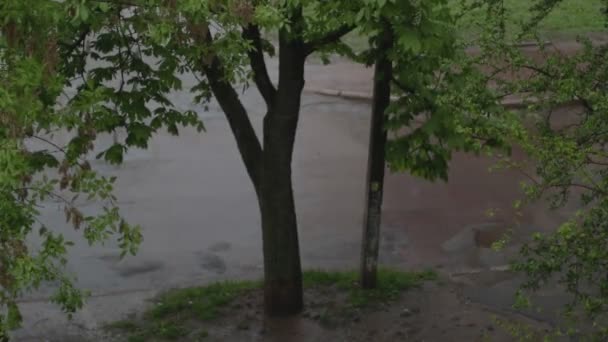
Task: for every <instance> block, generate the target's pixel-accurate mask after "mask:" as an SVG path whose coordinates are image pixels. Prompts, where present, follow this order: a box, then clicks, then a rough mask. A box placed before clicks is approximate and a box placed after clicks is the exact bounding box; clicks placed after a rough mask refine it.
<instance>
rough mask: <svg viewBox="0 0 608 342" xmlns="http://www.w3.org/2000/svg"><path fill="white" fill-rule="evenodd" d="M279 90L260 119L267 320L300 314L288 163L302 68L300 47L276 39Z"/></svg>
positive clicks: (297, 252) (284, 37)
mask: <svg viewBox="0 0 608 342" xmlns="http://www.w3.org/2000/svg"><path fill="white" fill-rule="evenodd" d="M279 44H280V46H279V48H280V55H279V84H278V90H277V96H276V100H275V103H274V106H272V108H271V109H270V110H269V112H268V114H267V115H266V117H265V118H264V153H263V154H264V156H263V165H264V167H263V170H264V171H263V177H262V198H261V201H260V206H261V211H262V229H263V243H264V278H265V279H264V304H265V312H266V314H267V315H269V316H284V315H290V314H295V313H299V312H300V311H301V310H302V308H303V295H302V268H301V263H300V249H299V243H298V226H297V220H296V212H295V203H294V197H293V187H292V180H291V163H292V156H293V149H294V144H295V136H296V129H297V125H298V119H299V112H300V102H301V94H302V89H303V88H304V62H305V59H306V56H305V53H304V49H303V44H302V43H301V41H297V40H291V39H289V38H288V37H287V33H286V32H281V34H280V42H279Z"/></svg>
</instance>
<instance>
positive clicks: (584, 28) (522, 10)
mask: <svg viewBox="0 0 608 342" xmlns="http://www.w3.org/2000/svg"><path fill="white" fill-rule="evenodd" d="M473 1H474V0H465V3H466V4H470V3H472V2H473ZM536 2H537V1H530V0H505V2H504V3H505V9H506V13H507V15H508V21H507V30H508V32H511V33H516V32H517V31H518V30H519V28H520V26H521V23H527V22H529V21H530V19H532V18H533V16H534V15H535V13H534V12H532V11H531V10H530V9H531V7H532V6H533V5H534V4H535V3H536ZM451 8H453V10H454V11H455V13H456V12H461V11H462V7H461V0H451ZM484 11H485V10H484V9H483V8H480V9H475V10H467V11H466V12H465V15H464V17H462V18H461V20H460V23H459V26H458V28H459V31H461V33H462V34H463V35H468V34H475V32H477V31H478V28H477V27H476V26H477V24H476V23H477V22H478V20H479V19H480V18H482V17H483V16H484V15H485V13H484ZM538 28H539V33H540V34H541V35H543V36H547V37H549V38H553V37H563V36H566V37H567V36H574V35H577V34H583V33H591V32H600V31H603V30H604V29H605V27H604V18H603V16H602V0H584V1H581V0H562V1H561V3H560V4H559V5H558V6H557V7H556V8H554V10H553V11H552V12H551V13H550V14H549V15H548V16H547V17H546V18H545V19H544V20H543V21H542V22H540V23H539V27H538Z"/></svg>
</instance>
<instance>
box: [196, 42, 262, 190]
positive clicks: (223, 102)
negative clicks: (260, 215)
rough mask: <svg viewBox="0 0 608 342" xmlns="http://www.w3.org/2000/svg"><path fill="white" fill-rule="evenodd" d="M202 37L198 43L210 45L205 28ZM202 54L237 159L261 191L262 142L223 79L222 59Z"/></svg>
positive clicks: (224, 70)
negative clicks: (234, 140) (233, 143)
mask: <svg viewBox="0 0 608 342" xmlns="http://www.w3.org/2000/svg"><path fill="white" fill-rule="evenodd" d="M207 32H208V33H207V34H206V36H205V37H204V38H203V41H202V42H199V43H202V44H206V45H208V46H211V44H212V43H213V38H212V37H211V34H210V33H209V31H207ZM205 57H206V56H202V58H201V59H200V64H201V69H202V70H203V71H204V73H205V75H206V76H207V81H208V82H209V86H210V88H211V91H212V92H213V95H214V97H215V99H216V100H217V102H218V103H219V105H220V107H221V108H222V111H223V112H224V114H225V115H226V118H227V120H228V123H229V125H230V129H231V130H232V133H233V135H234V138H235V139H236V143H237V147H238V149H239V153H240V154H241V159H242V160H243V162H244V164H245V168H246V169H247V173H248V175H249V178H251V181H252V182H253V185H254V188H255V191H256V193H257V194H258V195H259V194H260V191H261V177H262V154H263V150H262V145H261V143H260V140H259V139H258V137H257V135H256V133H255V130H254V129H253V125H252V124H251V120H250V119H249V115H248V113H247V110H246V109H245V107H244V106H243V103H242V102H241V100H240V99H239V95H238V93H237V92H236V90H234V88H233V87H232V84H230V82H228V81H227V80H226V69H225V67H224V65H223V63H222V61H221V60H220V59H219V57H217V55H213V56H212V58H211V60H210V61H209V60H208V59H207V58H205Z"/></svg>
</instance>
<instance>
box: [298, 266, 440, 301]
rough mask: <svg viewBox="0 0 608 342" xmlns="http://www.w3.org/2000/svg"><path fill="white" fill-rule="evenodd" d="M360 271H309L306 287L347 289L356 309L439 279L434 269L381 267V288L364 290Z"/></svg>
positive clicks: (379, 286) (379, 281)
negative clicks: (405, 270) (402, 269)
mask: <svg viewBox="0 0 608 342" xmlns="http://www.w3.org/2000/svg"><path fill="white" fill-rule="evenodd" d="M358 277H359V276H358V273H357V272H326V271H320V270H313V271H306V272H304V275H303V283H304V286H305V287H311V286H336V287H338V288H339V289H341V290H345V291H347V292H348V297H349V302H350V304H351V305H352V306H353V307H355V308H361V307H365V306H368V305H370V304H374V303H386V302H389V301H391V300H393V299H395V298H396V297H397V296H399V294H400V293H401V292H403V291H406V290H409V289H412V288H416V287H419V286H421V285H422V284H423V283H424V282H425V281H430V280H436V279H437V274H436V273H434V272H433V271H425V272H401V271H396V270H391V269H379V270H378V287H377V288H376V289H373V290H363V289H361V288H360V287H359V280H358Z"/></svg>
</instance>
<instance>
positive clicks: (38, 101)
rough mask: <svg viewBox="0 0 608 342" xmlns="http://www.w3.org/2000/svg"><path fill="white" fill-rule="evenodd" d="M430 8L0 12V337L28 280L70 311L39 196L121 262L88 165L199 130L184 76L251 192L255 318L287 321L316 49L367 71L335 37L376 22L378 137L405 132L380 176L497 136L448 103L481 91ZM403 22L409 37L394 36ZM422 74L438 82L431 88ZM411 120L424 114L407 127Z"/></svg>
mask: <svg viewBox="0 0 608 342" xmlns="http://www.w3.org/2000/svg"><path fill="white" fill-rule="evenodd" d="M445 5H446V2H445V1H443V0H437V2H420V1H418V2H416V1H406V0H378V1H367V0H366V1H315V0H302V1H296V0H259V1H248V0H227V1H219V0H209V1H200V0H130V1H124V0H106V1H104V0H102V1H99V0H78V1H76V0H66V1H62V2H57V1H53V0H27V1H21V0H19V1H17V0H7V1H2V3H0V19H1V20H0V25H1V27H2V30H1V32H2V34H1V39H2V40H1V45H0V64H1V67H2V74H1V75H0V77H1V83H0V113H2V117H1V119H2V123H3V126H2V130H0V133H1V134H2V136H0V138H2V147H3V148H2V150H1V152H2V153H0V161H1V162H2V164H3V168H2V171H1V172H2V174H1V175H2V177H0V182H2V184H1V185H2V196H1V197H0V201H1V202H0V205H2V207H3V208H6V210H5V209H3V210H2V215H3V216H2V223H1V224H2V231H0V233H1V234H2V236H1V240H0V246H1V248H2V249H3V253H2V258H4V259H2V264H0V266H1V268H0V275H2V276H3V277H2V283H1V285H2V286H1V287H0V290H2V292H1V293H0V294H1V295H0V303H1V304H2V305H4V306H5V307H8V309H9V310H8V311H6V312H8V314H7V315H3V316H0V317H2V320H1V321H0V323H1V324H0V327H2V330H0V331H3V333H4V331H6V330H7V328H11V327H14V326H16V324H18V321H19V313H18V307H17V305H16V301H15V298H17V297H18V296H19V295H20V294H21V293H23V291H26V290H28V289H30V288H32V287H34V288H35V287H37V286H39V285H40V284H41V283H42V282H43V281H54V280H60V281H61V284H63V286H62V287H60V290H59V293H58V296H57V297H56V299H57V301H58V302H60V303H62V304H64V307H65V308H66V310H68V311H70V312H72V311H73V310H75V309H77V308H78V307H79V306H80V305H82V298H81V297H80V296H79V294H80V293H79V292H78V291H77V290H76V289H75V288H74V287H73V286H72V284H71V282H70V279H69V277H67V276H66V275H65V274H64V273H63V272H62V268H61V266H62V264H63V263H65V251H66V249H67V248H68V247H69V242H67V241H65V240H64V239H63V237H62V236H60V235H58V234H56V233H53V227H45V229H41V230H39V231H37V230H35V229H36V228H37V227H38V226H40V224H38V223H37V221H36V219H37V218H38V215H37V212H36V207H37V206H39V205H40V204H41V203H42V202H43V201H44V200H45V199H46V198H48V197H49V196H52V197H54V198H58V199H59V200H61V201H63V202H64V203H65V206H66V217H67V218H68V219H69V220H70V221H71V222H72V223H73V225H74V226H75V228H77V229H78V228H79V227H82V228H83V233H84V235H85V237H87V239H89V241H90V242H91V243H93V242H97V241H100V240H104V239H107V238H109V237H110V236H111V235H112V234H113V233H116V234H118V237H119V240H118V242H119V244H120V246H121V247H122V248H123V249H124V250H125V252H132V253H134V252H135V251H136V246H137V245H138V243H139V242H140V241H141V235H140V233H139V230H138V229H137V227H132V226H130V225H128V224H127V223H126V222H124V220H122V219H121V218H120V215H119V211H118V208H117V207H116V205H115V199H114V197H113V196H112V195H111V189H112V182H113V179H107V178H104V177H103V176H100V175H97V174H96V173H95V172H93V170H91V166H90V163H89V162H88V161H87V160H88V159H90V158H91V157H97V158H103V159H104V160H106V161H108V162H110V163H121V162H122V159H123V155H124V153H125V152H126V151H127V150H128V149H129V148H130V147H133V146H135V147H140V148H146V147H147V143H148V141H149V139H150V138H151V137H152V136H153V135H154V134H155V133H156V132H158V131H159V130H160V129H161V128H166V129H167V130H168V131H169V132H170V133H172V134H178V133H179V130H178V127H179V126H181V125H191V126H195V127H197V128H198V129H199V130H202V129H203V128H204V127H203V125H202V122H200V120H199V118H198V116H197V113H195V112H192V111H186V112H181V111H179V110H177V109H176V108H175V107H174V106H173V104H172V102H171V100H170V97H169V95H168V94H169V93H170V92H171V91H174V90H178V89H182V88H183V86H182V84H181V81H180V78H179V77H178V76H179V75H180V74H183V73H191V74H194V75H195V76H196V77H198V79H199V83H198V84H197V85H196V86H194V87H193V88H191V89H188V91H191V92H192V93H194V94H196V95H197V101H199V102H200V103H201V104H202V105H206V104H207V103H209V101H211V99H215V100H216V101H217V102H218V103H219V104H220V107H221V108H222V110H223V111H224V113H225V115H226V118H227V120H228V122H229V124H230V127H231V129H232V132H233V135H234V137H235V140H236V143H237V146H238V149H239V152H240V154H241V157H242V160H243V162H244V164H245V167H246V169H247V172H248V174H249V177H250V178H251V181H252V184H253V189H254V191H255V192H256V194H257V197H258V202H259V205H260V212H261V217H262V235H263V242H264V247H263V252H264V269H265V271H264V276H265V309H266V312H267V313H268V314H270V315H285V314H291V313H296V312H298V311H300V310H301V308H302V279H301V265H300V255H299V244H298V231H297V224H296V215H295V204H294V199H293V190H292V184H291V159H292V152H293V147H294V144H295V133H296V130H297V123H298V116H299V107H300V98H301V92H302V88H303V86H304V64H305V61H306V59H307V57H308V56H310V55H311V54H312V53H315V52H316V53H320V54H322V55H327V54H330V53H333V52H338V53H341V54H344V55H347V56H350V57H353V58H355V59H356V60H361V61H364V62H365V63H367V64H373V63H374V56H373V54H370V53H369V52H370V51H371V50H370V51H366V52H364V53H363V54H361V55H356V54H354V53H353V51H352V50H351V49H349V48H348V46H346V45H345V44H343V43H342V42H341V41H340V39H341V37H343V36H344V35H345V34H347V33H348V32H350V31H352V30H353V29H354V28H355V27H357V28H358V29H359V30H360V31H361V32H362V33H363V34H367V35H369V36H370V37H372V38H371V39H372V46H375V44H374V43H373V42H374V40H375V39H376V38H374V37H375V36H376V35H375V34H374V33H375V32H376V30H377V28H378V26H377V24H378V21H377V19H378V18H382V17H390V18H391V25H392V26H393V29H394V35H395V42H396V44H395V47H396V48H395V49H393V51H391V53H390V54H389V57H390V58H391V60H392V61H393V65H394V66H398V68H396V69H395V72H394V77H393V80H392V81H393V84H394V85H397V86H398V87H397V88H398V91H397V94H398V95H400V96H399V99H398V100H397V101H395V102H394V103H393V104H392V105H391V107H390V108H389V112H390V114H389V116H388V120H387V128H388V129H389V130H390V129H392V130H394V131H398V130H399V129H400V128H402V127H410V132H409V134H408V135H407V136H398V135H397V134H395V137H394V139H393V140H392V141H391V142H390V143H389V145H388V149H387V153H388V158H389V164H390V165H391V166H392V167H393V168H395V169H401V170H404V169H407V170H413V171H414V172H415V173H416V174H419V175H422V176H425V177H427V178H434V177H444V176H445V175H446V172H445V170H444V166H445V165H447V160H449V155H450V152H449V150H448V149H446V146H445V144H446V143H449V144H450V146H453V147H463V148H465V147H466V148H467V149H468V148H471V149H476V150H479V149H480V148H481V147H482V145H481V144H480V143H479V141H478V140H479V139H477V138H469V137H468V136H465V135H463V134H462V133H463V132H466V133H471V134H473V133H480V132H484V131H485V130H487V129H499V128H497V127H493V126H491V125H490V127H489V126H488V125H486V124H487V123H488V122H489V121H487V120H485V119H484V118H485V117H486V116H487V115H485V114H487V112H484V113H483V115H477V116H476V115H474V114H470V113H479V112H481V111H479V110H478V111H474V110H471V109H472V108H473V107H475V106H477V104H476V103H475V102H474V101H472V100H471V98H472V97H471V96H470V95H471V94H473V93H474V94H475V97H476V98H479V97H483V96H485V95H486V94H487V93H486V92H485V91H479V88H475V87H473V86H470V87H469V88H468V89H467V88H463V87H458V91H455V90H454V86H455V85H458V84H465V83H466V84H469V85H470V84H481V81H480V80H481V78H480V77H479V76H476V74H475V73H473V72H469V71H470V70H471V69H470V68H469V69H466V68H465V69H461V70H452V66H453V64H452V62H451V60H452V59H453V58H454V57H455V56H456V54H455V53H454V52H455V51H456V50H455V48H456V47H457V46H456V45H455V44H453V42H452V41H451V40H449V39H447V40H446V39H443V38H442V37H443V35H444V34H445V32H447V31H449V30H451V27H450V26H449V25H447V26H446V25H445V22H443V21H442V20H441V19H442V18H444V17H445V16H447V15H449V11H448V9H447V7H446V6H445ZM382 13H384V14H386V13H390V14H391V16H385V15H380V14H382ZM402 19H407V20H406V22H407V23H408V24H407V25H402V24H401V22H402V21H401V20H402ZM266 33H268V36H273V35H272V33H277V34H276V36H277V37H278V38H277V39H278V43H277V45H278V54H279V55H278V59H279V79H278V84H277V85H274V84H273V82H272V81H271V79H270V77H269V75H268V72H267V69H266V65H265V58H266V56H268V55H269V56H273V55H274V52H275V51H274V49H275V47H274V45H273V44H271V42H270V40H268V39H267V38H265V36H266ZM43 43H44V44H43ZM422 53H424V54H426V55H425V56H424V57H423V56H422V55H421V54H422ZM437 70H440V71H441V72H440V73H439V74H440V75H439V76H440V77H442V78H443V79H447V80H449V82H442V83H440V84H439V85H436V84H435V83H436V82H435V81H436V80H437V78H436V77H435V76H437V73H436V71H437ZM250 82H253V83H254V84H255V86H256V88H257V89H258V91H259V92H260V94H261V95H262V97H263V98H264V100H265V102H266V105H267V114H266V116H265V118H264V134H263V137H262V138H261V139H259V138H258V136H257V135H256V134H255V132H254V130H253V128H252V124H251V122H250V119H249V117H248V113H247V110H246V108H245V106H244V105H243V103H241V101H240V99H239V93H238V92H237V91H236V87H237V86H242V85H245V86H247V85H249V83H250ZM65 89H70V90H71V91H70V92H64V90H65ZM467 90H470V92H469V93H468V94H467ZM465 94H467V95H468V96H465ZM427 109H433V110H432V111H427ZM421 113H422V114H421ZM427 114H428V115H427ZM431 114H432V115H431ZM421 115H422V116H425V115H427V116H428V117H426V118H425V119H424V120H423V124H422V125H418V124H417V125H413V122H414V118H416V119H419V118H420V117H421ZM484 120H485V121H484ZM488 127H489V128H488ZM119 128H122V129H125V130H126V132H127V136H126V138H125V139H124V140H121V141H118V142H116V143H115V144H113V145H112V146H111V147H109V148H107V149H105V150H104V151H102V152H101V153H99V154H97V155H96V156H91V152H92V151H93V149H94V147H95V140H96V137H97V136H98V135H101V134H107V133H112V132H115V131H116V130H117V129H119ZM57 130H60V131H61V130H64V131H69V132H70V134H72V136H73V137H72V139H71V140H70V141H69V143H68V144H67V145H66V146H56V145H55V144H54V143H53V141H52V139H51V138H50V136H49V135H50V134H51V133H52V132H54V131H57ZM393 133H395V132H393ZM480 135H481V134H480ZM32 139H33V140H39V141H41V142H44V143H46V144H47V146H46V147H44V148H36V149H32V147H31V146H29V145H28V144H27V142H29V141H31V140H32ZM404 156H407V157H406V158H404ZM79 193H80V194H84V195H90V196H92V198H94V199H100V200H102V201H106V202H107V207H106V209H105V210H104V211H103V212H101V213H99V215H94V216H85V215H84V214H83V213H81V212H80V211H79V210H78V208H77V207H78V202H77V200H78V196H77V195H78V194H79ZM36 233H39V234H41V235H42V236H43V238H44V239H45V243H44V244H43V245H42V246H41V248H38V249H36V248H32V249H26V248H24V246H25V245H26V243H25V242H26V240H27V238H28V236H30V235H31V234H36Z"/></svg>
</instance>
